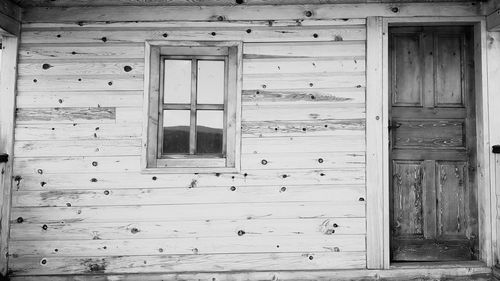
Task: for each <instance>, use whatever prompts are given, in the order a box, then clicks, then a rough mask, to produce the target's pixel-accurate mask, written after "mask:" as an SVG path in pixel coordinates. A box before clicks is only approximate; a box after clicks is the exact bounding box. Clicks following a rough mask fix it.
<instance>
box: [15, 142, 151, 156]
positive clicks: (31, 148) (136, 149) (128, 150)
mask: <svg viewBox="0 0 500 281" xmlns="http://www.w3.org/2000/svg"><path fill="white" fill-rule="evenodd" d="M141 144H142V142H141V139H126V140H79V141H77V142H75V141H73V140H71V141H53V140H51V141H16V143H15V144H14V153H15V155H16V157H52V156H127V155H139V154H140V151H141V146H142V145H141Z"/></svg>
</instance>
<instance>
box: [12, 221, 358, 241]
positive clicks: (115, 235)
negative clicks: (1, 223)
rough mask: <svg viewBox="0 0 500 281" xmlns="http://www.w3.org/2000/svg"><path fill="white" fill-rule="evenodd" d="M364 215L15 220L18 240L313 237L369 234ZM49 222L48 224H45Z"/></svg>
mask: <svg viewBox="0 0 500 281" xmlns="http://www.w3.org/2000/svg"><path fill="white" fill-rule="evenodd" d="M364 224H365V219H364V218H339V217H335V218H334V217H332V218H319V219H316V218H312V219H297V220H291V219H271V220H268V219H261V220H246V219H245V220H217V221H192V222H189V221H181V222H175V221H157V222H131V223H127V222H125V223H119V222H110V223H81V222H77V223H47V224H38V223H33V224H31V223H23V224H13V225H12V228H11V235H12V237H13V240H14V241H51V240H67V241H71V240H100V239H101V240H114V239H129V240H133V239H170V238H200V237H234V236H236V235H238V231H240V230H243V231H245V234H244V235H245V237H259V238H261V239H262V238H263V237H276V238H279V237H288V236H292V237H300V238H304V237H310V238H311V239H314V238H320V237H324V236H325V235H326V236H330V235H333V234H335V235H351V234H355V235H357V234H365V227H364ZM44 225H47V227H44Z"/></svg>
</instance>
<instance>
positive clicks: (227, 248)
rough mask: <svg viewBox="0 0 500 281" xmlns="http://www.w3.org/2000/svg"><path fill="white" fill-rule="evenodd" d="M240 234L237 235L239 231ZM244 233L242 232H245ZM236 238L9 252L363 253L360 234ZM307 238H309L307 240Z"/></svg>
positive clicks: (18, 245) (28, 245) (46, 246)
mask: <svg viewBox="0 0 500 281" xmlns="http://www.w3.org/2000/svg"><path fill="white" fill-rule="evenodd" d="M240 233H241V232H240ZM245 234H246V232H245ZM245 234H243V235H242V236H238V234H237V232H236V233H234V232H233V236H232V237H215V238H214V237H208V238H199V237H196V238H176V239H134V240H121V239H114V240H111V241H106V240H98V239H95V240H86V241H82V240H76V241H33V242H27V241H20V242H12V243H11V245H10V251H11V253H12V255H15V256H17V257H19V258H22V257H29V256H47V257H78V256H92V255H95V252H101V253H102V254H103V255H106V256H120V255H125V254H128V253H130V252H133V253H134V255H145V256H146V255H147V256H165V255H190V254H196V255H206V254H232V253H241V252H245V253H287V252H288V253H289V252H317V253H321V252H323V253H324V252H327V253H328V252H330V253H337V252H342V253H348V252H361V251H364V239H365V237H364V235H329V236H327V235H323V236H320V237H314V236H313V237H307V236H305V237H300V236H295V237H294V236H290V237H271V238H269V239H262V238H261V237H258V236H253V237H252V236H246V235H245ZM308 238H309V239H308Z"/></svg>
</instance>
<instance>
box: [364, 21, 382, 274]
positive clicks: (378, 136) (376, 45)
mask: <svg viewBox="0 0 500 281" xmlns="http://www.w3.org/2000/svg"><path fill="white" fill-rule="evenodd" d="M366 36H367V42H366V46H367V47H366V48H367V49H366V59H367V61H366V81H367V85H366V139H367V140H370V141H368V142H367V143H366V191H367V201H366V220H367V222H366V225H367V235H366V244H367V245H366V246H367V249H366V252H367V257H366V258H367V267H368V269H381V268H383V267H384V236H383V233H384V231H383V227H384V223H383V222H384V216H382V215H381V214H383V210H384V207H383V204H384V197H383V196H384V194H383V190H382V188H383V175H384V172H385V171H384V170H383V139H382V137H383V135H382V131H383V129H384V128H383V126H382V101H383V97H382V18H381V17H369V18H368V19H367V31H366Z"/></svg>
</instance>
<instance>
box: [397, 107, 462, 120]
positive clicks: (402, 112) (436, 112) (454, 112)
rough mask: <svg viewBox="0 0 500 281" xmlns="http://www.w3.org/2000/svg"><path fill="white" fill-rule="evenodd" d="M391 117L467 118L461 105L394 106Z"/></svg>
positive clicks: (419, 118)
mask: <svg viewBox="0 0 500 281" xmlns="http://www.w3.org/2000/svg"><path fill="white" fill-rule="evenodd" d="M391 114H392V116H393V118H396V119H397V118H401V119H403V118H404V119H407V120H408V119H418V120H423V119H456V118H461V119H465V118H467V111H466V109H465V108H463V107H436V108H418V107H408V106H397V107H396V106H394V107H392V112H391Z"/></svg>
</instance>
